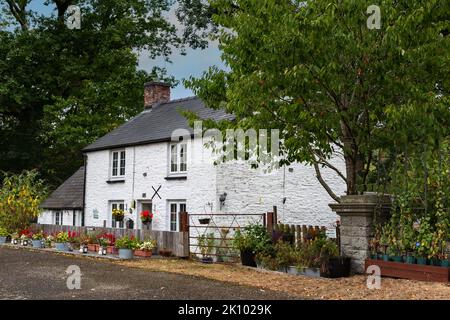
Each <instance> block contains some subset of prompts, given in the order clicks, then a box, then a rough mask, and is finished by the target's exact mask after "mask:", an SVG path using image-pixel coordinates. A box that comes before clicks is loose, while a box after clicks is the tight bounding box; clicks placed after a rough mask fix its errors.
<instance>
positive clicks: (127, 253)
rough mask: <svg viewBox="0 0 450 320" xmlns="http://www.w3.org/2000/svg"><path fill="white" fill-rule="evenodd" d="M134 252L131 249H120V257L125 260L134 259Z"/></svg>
mask: <svg viewBox="0 0 450 320" xmlns="http://www.w3.org/2000/svg"><path fill="white" fill-rule="evenodd" d="M133 257H134V252H133V250H131V249H119V258H120V259H124V260H129V259H133Z"/></svg>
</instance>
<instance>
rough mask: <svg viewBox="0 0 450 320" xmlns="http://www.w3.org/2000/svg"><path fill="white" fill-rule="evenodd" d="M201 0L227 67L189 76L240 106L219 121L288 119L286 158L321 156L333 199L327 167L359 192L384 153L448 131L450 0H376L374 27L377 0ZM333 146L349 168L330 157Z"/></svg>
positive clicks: (213, 99) (222, 100) (209, 98)
mask: <svg viewBox="0 0 450 320" xmlns="http://www.w3.org/2000/svg"><path fill="white" fill-rule="evenodd" d="M196 2H197V3H203V4H204V5H206V6H210V7H209V8H210V11H209V12H211V13H212V19H213V23H214V24H215V25H216V26H217V27H218V29H219V30H220V32H219V34H218V36H217V39H218V41H219V43H220V48H221V49H222V51H223V54H222V58H223V60H224V61H225V62H226V64H227V65H228V67H229V71H224V70H218V69H216V68H211V69H210V70H209V71H207V72H205V74H204V75H203V77H202V78H200V79H194V78H191V79H190V80H189V81H187V82H186V84H187V85H188V86H190V87H191V88H192V89H193V90H194V91H195V92H196V93H197V94H198V95H199V96H200V97H201V98H203V99H204V100H205V101H206V103H207V104H208V105H209V106H211V107H212V108H225V109H226V110H227V111H228V112H230V113H233V114H234V115H235V116H236V119H235V120H234V121H230V122H227V123H223V122H222V123H220V124H214V125H218V126H219V127H220V128H230V127H233V128H238V127H239V128H243V129H247V128H265V129H272V128H276V129H280V133H281V138H282V139H284V144H283V147H282V151H283V153H284V156H285V158H284V159H283V160H282V161H281V164H283V163H287V164H289V163H292V162H296V161H298V162H303V163H308V164H311V165H313V166H314V168H315V170H316V173H317V177H318V179H319V181H320V183H321V184H322V185H323V186H324V187H325V189H326V190H327V191H328V193H329V194H330V196H331V197H332V198H333V199H335V200H336V201H340V198H339V196H338V195H336V194H335V193H334V192H333V190H331V188H330V187H329V186H328V185H327V183H326V182H325V181H324V179H323V178H322V176H321V172H320V169H321V168H322V167H328V168H330V169H332V170H334V171H336V173H338V175H339V176H340V177H341V178H342V179H343V180H344V181H345V183H346V185H347V194H357V193H358V192H360V191H365V190H366V189H367V182H368V177H369V174H370V172H371V171H372V170H373V163H374V161H375V160H376V157H375V155H377V154H378V153H379V152H380V151H386V150H390V149H391V148H392V147H393V146H394V144H399V145H401V144H400V143H403V142H404V141H405V139H407V138H409V137H413V138H414V139H417V140H416V141H415V143H416V144H417V145H419V144H423V143H425V144H430V145H432V144H431V142H430V141H435V140H436V139H440V138H442V136H443V135H444V136H445V135H448V134H449V129H448V128H449V124H450V117H449V108H448V106H449V99H448V92H449V73H448V70H450V59H449V57H450V40H449V37H448V32H447V30H448V22H449V21H448V18H449V17H448V12H449V11H450V3H449V2H448V1H445V0H421V1H379V2H378V6H379V7H380V9H381V28H380V29H369V28H368V27H367V19H368V18H369V14H367V13H366V12H367V8H368V6H369V5H371V4H373V3H372V2H371V1H354V0H341V1H328V0H315V1H292V0H235V1H229V0H211V1H209V4H205V3H204V2H203V1H201V0H198V1H196ZM197 11H198V10H197ZM202 12H207V11H206V9H203V11H202ZM407 119H408V120H407ZM407 121H409V123H410V125H406V126H404V124H405V122H407ZM400 124H403V125H402V126H400ZM414 125H418V128H416V127H413V126H414ZM400 137H401V139H400ZM397 146H398V145H397ZM336 152H342V153H343V156H344V159H345V172H340V171H339V169H338V168H336V167H334V166H333V165H332V164H331V163H330V161H329V159H330V157H331V156H332V155H333V154H334V153H336Z"/></svg>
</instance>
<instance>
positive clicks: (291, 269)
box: [287, 266, 298, 276]
mask: <svg viewBox="0 0 450 320" xmlns="http://www.w3.org/2000/svg"><path fill="white" fill-rule="evenodd" d="M287 273H288V274H292V275H295V276H296V275H297V274H298V272H297V267H296V266H289V267H287Z"/></svg>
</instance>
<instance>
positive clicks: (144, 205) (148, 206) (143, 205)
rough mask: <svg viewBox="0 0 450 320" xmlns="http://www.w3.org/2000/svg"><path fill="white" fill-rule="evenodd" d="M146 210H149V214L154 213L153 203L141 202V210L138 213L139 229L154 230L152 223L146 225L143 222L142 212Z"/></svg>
mask: <svg viewBox="0 0 450 320" xmlns="http://www.w3.org/2000/svg"><path fill="white" fill-rule="evenodd" d="M146 210H148V211H149V212H153V211H152V203H151V202H141V203H140V210H139V212H138V219H137V221H139V228H140V229H145V230H152V223H150V224H147V225H145V224H143V223H142V221H141V212H142V211H146Z"/></svg>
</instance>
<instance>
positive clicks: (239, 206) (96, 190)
mask: <svg viewBox="0 0 450 320" xmlns="http://www.w3.org/2000/svg"><path fill="white" fill-rule="evenodd" d="M200 146H201V141H200V140H194V141H192V142H190V143H189V146H188V173H187V179H186V180H166V179H165V177H167V176H168V162H169V160H168V148H169V143H168V142H167V143H154V144H150V145H142V146H135V147H127V148H126V149H125V150H126V176H125V182H124V183H113V184H108V183H107V180H109V162H110V150H104V151H95V152H90V153H88V154H87V155H88V161H87V169H86V170H87V182H86V216H85V224H86V225H87V226H103V224H104V221H106V226H111V217H110V212H111V207H110V202H111V201H124V203H125V209H126V211H128V210H129V209H130V206H131V203H132V200H133V199H134V200H137V201H138V203H139V201H146V200H150V198H151V197H152V196H153V194H154V191H153V189H152V186H153V187H154V188H155V189H157V188H158V187H159V186H161V189H160V191H159V195H160V196H161V198H162V199H159V197H158V196H155V197H154V198H153V201H152V205H153V213H154V215H155V216H154V221H153V225H152V228H153V229H154V230H169V229H170V225H169V224H170V218H169V207H168V201H169V200H186V205H187V211H188V212H189V213H197V214H202V213H209V212H224V213H226V212H231V213H265V212H268V211H272V208H273V206H274V205H276V206H277V207H278V219H279V221H280V222H282V223H289V224H313V225H321V226H323V225H324V226H330V225H332V224H333V223H334V222H335V221H336V219H337V216H336V215H335V214H334V213H333V212H332V211H331V209H330V208H329V207H328V203H330V202H333V200H332V199H331V198H330V197H329V195H328V194H327V193H326V191H325V190H324V189H323V187H322V186H321V185H320V184H319V182H318V181H317V178H316V177H315V172H314V169H313V168H312V167H307V166H304V165H301V164H293V165H292V166H291V168H292V172H290V170H289V168H287V167H286V168H280V169H278V170H277V171H275V172H272V173H270V174H267V173H263V172H261V171H259V170H255V169H251V168H250V167H249V165H248V164H247V163H238V162H236V161H235V162H229V163H225V164H222V165H219V166H214V165H213V164H212V163H211V162H210V161H199V159H201V158H202V156H203V157H206V158H208V155H209V150H205V149H204V148H201V147H200ZM193 155H195V156H196V157H195V158H194V157H193ZM194 160H195V161H194ZM333 163H334V164H335V165H336V166H337V167H338V168H341V169H344V162H343V160H341V159H333ZM322 170H323V172H322V175H323V176H324V179H325V180H326V181H327V182H328V183H329V185H330V187H331V188H332V189H333V190H335V192H336V193H337V194H344V192H345V184H344V182H343V181H342V180H341V179H340V178H339V177H338V176H337V175H336V174H334V173H333V172H332V171H331V170H325V169H322ZM144 173H146V174H147V176H144ZM224 192H226V193H227V198H226V201H225V206H224V207H223V208H222V210H220V202H219V196H220V194H222V193H224ZM144 193H145V197H144V195H143V194H144ZM283 198H286V201H285V203H284V204H283ZM94 211H97V212H98V219H95V218H94ZM139 212H140V207H139V205H138V206H137V208H136V210H134V211H133V213H131V214H130V213H128V214H127V215H126V218H132V219H133V220H134V221H135V228H136V227H139V225H136V221H138V220H139V215H138V213H139Z"/></svg>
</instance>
